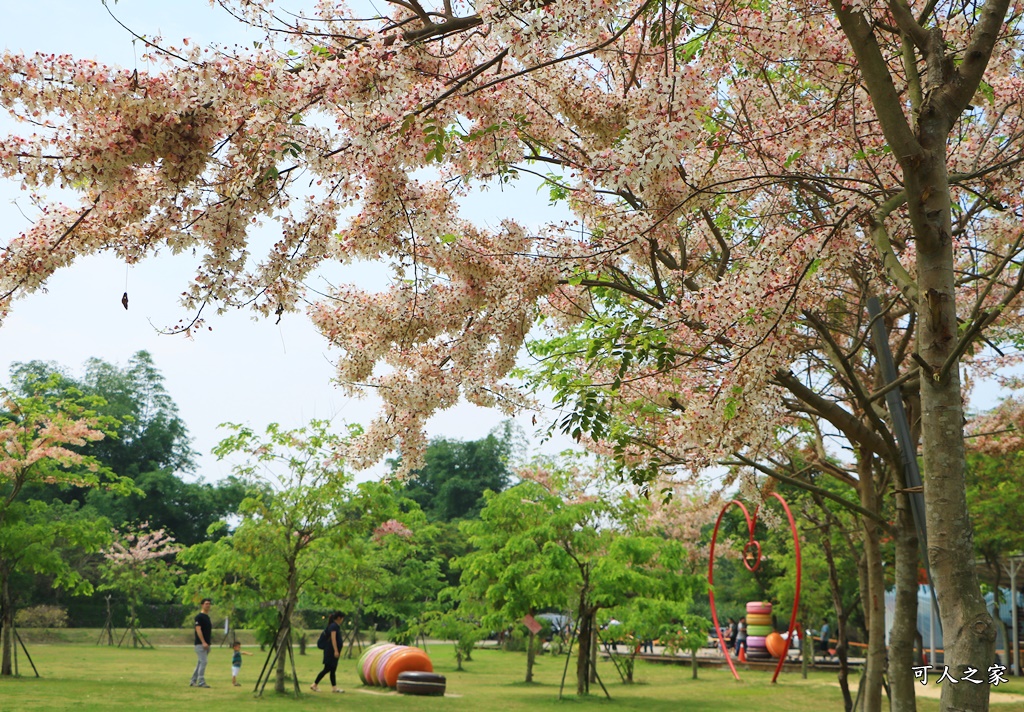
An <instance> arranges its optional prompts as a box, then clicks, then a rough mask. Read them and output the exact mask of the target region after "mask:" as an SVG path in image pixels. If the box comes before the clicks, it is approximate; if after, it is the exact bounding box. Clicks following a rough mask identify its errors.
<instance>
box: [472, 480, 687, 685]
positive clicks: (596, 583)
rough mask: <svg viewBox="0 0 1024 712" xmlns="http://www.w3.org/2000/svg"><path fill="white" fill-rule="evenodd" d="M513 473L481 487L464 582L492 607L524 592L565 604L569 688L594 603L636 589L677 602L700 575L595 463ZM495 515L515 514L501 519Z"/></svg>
mask: <svg viewBox="0 0 1024 712" xmlns="http://www.w3.org/2000/svg"><path fill="white" fill-rule="evenodd" d="M518 474H519V475H520V476H521V477H522V478H523V479H524V480H525V481H524V482H523V483H522V484H520V485H517V486H515V487H512V488H510V489H508V490H506V491H505V492H502V493H501V494H497V495H490V496H489V499H488V504H487V507H485V508H484V511H483V512H482V513H481V525H480V526H479V528H478V530H477V532H476V536H474V537H472V539H471V540H472V541H473V542H474V544H477V545H478V547H479V549H480V551H478V552H474V553H473V554H470V555H469V556H468V557H466V559H467V560H468V561H466V562H464V566H463V577H464V579H466V578H467V577H468V579H467V581H466V583H465V584H464V585H467V586H468V585H475V586H477V587H481V588H483V591H484V596H483V597H484V598H485V599H486V600H488V601H489V602H490V603H491V605H492V607H493V608H494V609H495V610H501V608H503V607H504V608H506V609H507V610H508V613H509V614H511V613H513V611H514V612H515V613H516V614H518V613H519V611H521V610H522V608H523V606H524V605H529V603H530V602H533V603H534V605H546V604H547V602H548V601H553V600H560V603H561V604H562V605H563V606H566V605H567V606H568V607H570V608H571V609H572V610H573V611H574V616H575V619H576V622H577V639H578V641H579V644H578V648H577V650H578V657H577V664H576V692H577V694H579V695H583V694H587V692H589V686H590V683H589V679H590V671H591V667H590V666H591V650H592V649H591V646H592V641H593V639H594V637H595V619H596V616H597V613H598V611H600V610H602V609H610V608H615V607H616V606H620V605H623V604H625V603H626V602H627V601H629V600H630V599H633V598H637V597H641V598H649V599H652V600H662V601H675V602H677V603H680V604H684V605H685V604H686V603H688V602H689V601H690V600H691V599H692V596H693V594H694V592H695V591H696V590H698V589H699V588H700V587H701V583H700V580H699V578H698V577H696V576H692V575H690V574H688V573H687V563H686V550H685V547H684V546H683V544H682V543H680V542H678V541H675V540H671V539H666V538H663V537H660V536H654V535H650V534H647V533H645V532H644V530H643V525H644V523H645V521H646V517H647V514H648V502H647V500H645V499H644V498H642V497H636V496H632V495H631V494H630V493H628V492H621V491H617V490H616V489H615V488H614V487H611V486H609V485H608V484H607V482H606V480H605V475H606V474H607V473H606V472H604V471H603V470H602V469H601V468H600V467H587V466H586V465H580V464H577V463H556V462H537V463H534V464H533V465H531V466H529V467H526V468H523V469H522V470H520V471H519V473H518ZM495 520H498V521H507V522H514V521H518V522H519V524H518V525H517V526H514V527H511V526H510V527H506V528H504V529H503V528H501V527H496V526H491V525H492V524H493V523H495ZM467 526H470V527H472V526H473V525H472V524H470V525H467ZM474 579H476V582H475V583H474Z"/></svg>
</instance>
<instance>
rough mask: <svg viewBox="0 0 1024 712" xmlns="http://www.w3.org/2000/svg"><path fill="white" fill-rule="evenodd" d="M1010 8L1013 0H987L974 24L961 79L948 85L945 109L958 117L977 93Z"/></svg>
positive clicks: (960, 71) (960, 73)
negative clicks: (976, 22) (979, 17)
mask: <svg viewBox="0 0 1024 712" xmlns="http://www.w3.org/2000/svg"><path fill="white" fill-rule="evenodd" d="M1009 7H1010V0H988V2H986V3H985V6H984V7H983V8H982V9H981V19H980V20H979V21H978V24H977V25H975V26H974V32H973V33H971V41H970V42H969V43H968V45H967V50H966V51H965V52H964V59H963V62H962V63H961V64H960V66H959V67H958V69H957V77H958V79H959V81H955V82H950V83H949V84H948V85H947V87H948V88H947V91H948V94H947V95H946V100H947V102H948V104H947V106H946V109H947V110H948V111H949V112H950V113H951V115H953V116H959V115H960V113H961V112H962V111H963V110H964V109H966V108H967V105H968V104H970V103H971V99H972V98H974V93H975V92H976V91H978V86H979V85H980V84H981V78H982V76H984V74H985V70H986V69H987V68H988V62H989V60H990V59H991V58H992V50H993V49H995V46H996V40H998V39H999V32H1000V30H1001V29H1002V27H1003V20H1004V19H1005V18H1006V12H1007V10H1008V8H1009Z"/></svg>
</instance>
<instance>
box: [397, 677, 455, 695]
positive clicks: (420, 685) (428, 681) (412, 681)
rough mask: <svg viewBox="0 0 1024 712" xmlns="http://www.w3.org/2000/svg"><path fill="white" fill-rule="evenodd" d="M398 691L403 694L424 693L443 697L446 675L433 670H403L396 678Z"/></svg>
mask: <svg viewBox="0 0 1024 712" xmlns="http://www.w3.org/2000/svg"><path fill="white" fill-rule="evenodd" d="M395 682H396V685H397V689H398V692H399V693H400V694H403V695H424V696H427V697H442V696H444V690H445V686H446V680H445V677H444V675H435V674H434V673H432V672H403V673H399V675H398V678H397V679H396V680H395Z"/></svg>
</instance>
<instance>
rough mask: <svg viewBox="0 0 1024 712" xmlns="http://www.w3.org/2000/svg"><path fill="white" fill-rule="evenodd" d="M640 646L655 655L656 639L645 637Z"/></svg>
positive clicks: (642, 649) (644, 650) (642, 650)
mask: <svg viewBox="0 0 1024 712" xmlns="http://www.w3.org/2000/svg"><path fill="white" fill-rule="evenodd" d="M640 647H641V652H644V653H649V654H651V655H654V640H652V639H651V638H644V641H643V643H642V644H641V646H640Z"/></svg>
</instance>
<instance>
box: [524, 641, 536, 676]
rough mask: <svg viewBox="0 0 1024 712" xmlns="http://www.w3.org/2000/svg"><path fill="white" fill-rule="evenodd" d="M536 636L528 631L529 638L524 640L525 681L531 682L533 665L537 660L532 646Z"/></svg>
mask: <svg viewBox="0 0 1024 712" xmlns="http://www.w3.org/2000/svg"><path fill="white" fill-rule="evenodd" d="M535 639H536V636H535V635H534V634H533V631H532V630H531V631H530V637H529V638H527V640H526V681H527V682H533V664H534V662H536V660H537V650H536V648H535V646H534V641H535Z"/></svg>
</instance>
